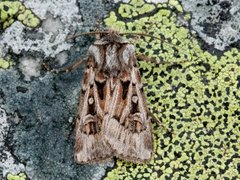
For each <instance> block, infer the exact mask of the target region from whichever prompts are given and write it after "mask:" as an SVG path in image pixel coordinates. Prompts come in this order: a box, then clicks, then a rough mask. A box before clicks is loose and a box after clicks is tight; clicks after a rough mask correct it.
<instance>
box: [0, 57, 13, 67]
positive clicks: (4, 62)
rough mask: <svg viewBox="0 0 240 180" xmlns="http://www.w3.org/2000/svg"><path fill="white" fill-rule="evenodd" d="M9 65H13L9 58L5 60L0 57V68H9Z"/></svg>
mask: <svg viewBox="0 0 240 180" xmlns="http://www.w3.org/2000/svg"><path fill="white" fill-rule="evenodd" d="M11 65H13V62H12V61H10V60H6V59H3V58H0V69H1V68H2V69H7V68H9V67H10V66H11Z"/></svg>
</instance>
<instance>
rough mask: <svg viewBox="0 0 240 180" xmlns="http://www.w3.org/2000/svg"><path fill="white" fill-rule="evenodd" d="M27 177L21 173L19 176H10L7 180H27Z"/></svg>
mask: <svg viewBox="0 0 240 180" xmlns="http://www.w3.org/2000/svg"><path fill="white" fill-rule="evenodd" d="M26 179H27V176H26V174H25V173H19V174H18V175H14V174H8V175H7V180H26Z"/></svg>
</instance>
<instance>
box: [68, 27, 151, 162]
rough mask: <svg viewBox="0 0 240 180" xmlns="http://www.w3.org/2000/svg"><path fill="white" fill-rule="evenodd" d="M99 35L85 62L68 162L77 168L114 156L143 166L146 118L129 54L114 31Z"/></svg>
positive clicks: (129, 46) (132, 52)
mask: <svg viewBox="0 0 240 180" xmlns="http://www.w3.org/2000/svg"><path fill="white" fill-rule="evenodd" d="M85 34H91V33H85ZM92 34H96V33H92ZM99 34H100V35H101V37H99ZM99 34H98V38H97V39H96V41H95V42H94V43H93V44H92V45H91V46H90V47H89V50H88V56H87V58H86V60H85V63H86V69H85V72H84V75H83V80H82V90H81V95H80V101H79V107H78V116H77V118H76V126H75V131H76V139H75V150H74V151H75V152H74V159H75V161H76V162H77V163H79V164H84V163H101V162H105V161H108V160H110V159H112V158H113V157H114V156H115V157H117V158H120V159H124V160H125V161H130V162H134V163H143V162H146V161H149V160H150V159H151V157H152V154H153V140H152V128H151V117H150V114H149V111H148V109H147V105H146V98H145V96H144V92H143V83H142V81H141V76H140V72H139V69H138V66H137V56H136V54H135V48H134V46H133V45H132V44H130V43H129V42H128V41H127V40H126V39H124V38H123V37H122V36H121V35H120V34H119V33H118V32H117V31H112V30H109V31H107V32H106V31H104V32H102V33H99ZM81 63H82V62H78V63H76V65H72V66H71V67H70V68H68V70H72V69H75V68H76V67H77V66H79V65H80V64H81Z"/></svg>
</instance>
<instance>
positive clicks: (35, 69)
mask: <svg viewBox="0 0 240 180" xmlns="http://www.w3.org/2000/svg"><path fill="white" fill-rule="evenodd" d="M19 61H20V65H19V68H20V70H21V71H22V73H23V74H24V80H26V81H30V80H31V77H38V76H40V69H41V62H42V60H41V59H40V58H33V57H31V56H26V57H22V58H20V59H19Z"/></svg>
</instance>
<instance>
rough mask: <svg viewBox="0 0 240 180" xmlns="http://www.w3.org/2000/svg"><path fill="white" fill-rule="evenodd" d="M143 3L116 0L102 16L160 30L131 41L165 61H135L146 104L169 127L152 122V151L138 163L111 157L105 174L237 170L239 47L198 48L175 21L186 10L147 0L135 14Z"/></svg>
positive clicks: (233, 174)
mask: <svg viewBox="0 0 240 180" xmlns="http://www.w3.org/2000/svg"><path fill="white" fill-rule="evenodd" d="M133 4H134V5H133ZM144 5H145V4H144V1H142V0H141V1H130V2H129V3H128V4H125V3H123V4H120V5H119V9H118V15H117V14H116V12H113V11H112V12H110V13H109V16H108V17H107V18H106V19H105V23H106V25H107V26H109V27H110V26H111V27H112V26H113V24H114V25H115V28H116V29H120V30H121V31H125V32H145V33H147V34H152V35H153V36H156V37H161V38H162V40H161V41H160V40H158V39H154V38H148V37H142V38H141V39H139V40H138V41H137V42H136V44H135V45H136V51H137V53H142V54H145V55H147V56H150V57H154V58H156V59H158V60H159V61H161V62H162V61H164V62H165V64H160V65H156V64H152V63H149V62H143V61H139V67H140V70H141V71H142V74H143V76H142V78H143V81H144V83H145V88H144V90H145V94H146V97H147V102H148V108H149V109H150V111H152V112H154V114H155V115H156V116H157V117H158V118H159V119H160V120H161V121H162V122H163V123H164V124H165V125H166V126H167V128H170V129H171V130H172V132H169V131H168V130H167V129H164V128H161V127H159V126H158V125H157V124H156V123H155V122H153V134H154V152H155V153H154V156H153V159H152V160H151V161H150V162H149V163H147V164H137V165H135V164H132V163H127V162H125V161H121V160H118V161H117V163H116V168H115V169H113V170H111V171H109V172H108V174H107V177H106V178H105V179H126V178H130V179H131V178H140V179H141V178H150V179H156V178H158V179H164V178H170V179H178V178H180V177H182V178H186V179H211V178H213V179H223V178H224V177H226V178H230V179H234V178H235V179H237V178H239V173H240V172H239V166H240V164H239V163H236V161H237V159H239V158H240V157H239V153H240V148H239V146H238V145H239V143H240V140H239V135H240V133H239V128H238V124H239V122H240V117H239V113H240V112H239V105H240V101H239V97H240V93H239V88H240V82H239V81H240V67H239V62H238V60H239V58H240V52H239V50H238V49H236V48H232V49H229V50H227V51H225V52H224V53H223V55H221V54H220V55H218V57H217V56H216V55H212V54H210V53H209V52H207V51H204V50H202V49H201V47H200V44H199V42H198V41H197V39H196V38H194V37H193V36H192V35H191V34H190V33H189V30H188V29H187V28H185V27H184V26H183V25H180V24H179V23H178V15H179V13H180V15H182V16H183V15H184V17H183V19H185V20H189V18H190V17H189V13H187V12H186V13H184V14H181V12H183V9H182V7H181V5H180V4H179V2H178V1H176V0H175V1H174V0H173V1H170V2H169V4H166V3H158V4H156V5H154V6H153V5H152V6H151V5H150V4H148V6H151V7H154V8H151V12H152V13H151V12H150V11H146V13H148V16H143V15H142V14H144V12H142V9H143V8H142V7H143V6H144ZM123 7H124V8H123ZM122 9H124V11H123V10H122ZM172 9H177V11H172ZM126 12H132V14H134V15H135V16H134V21H130V22H129V21H127V16H126ZM149 14H151V15H150V16H149ZM128 17H129V16H128Z"/></svg>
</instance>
